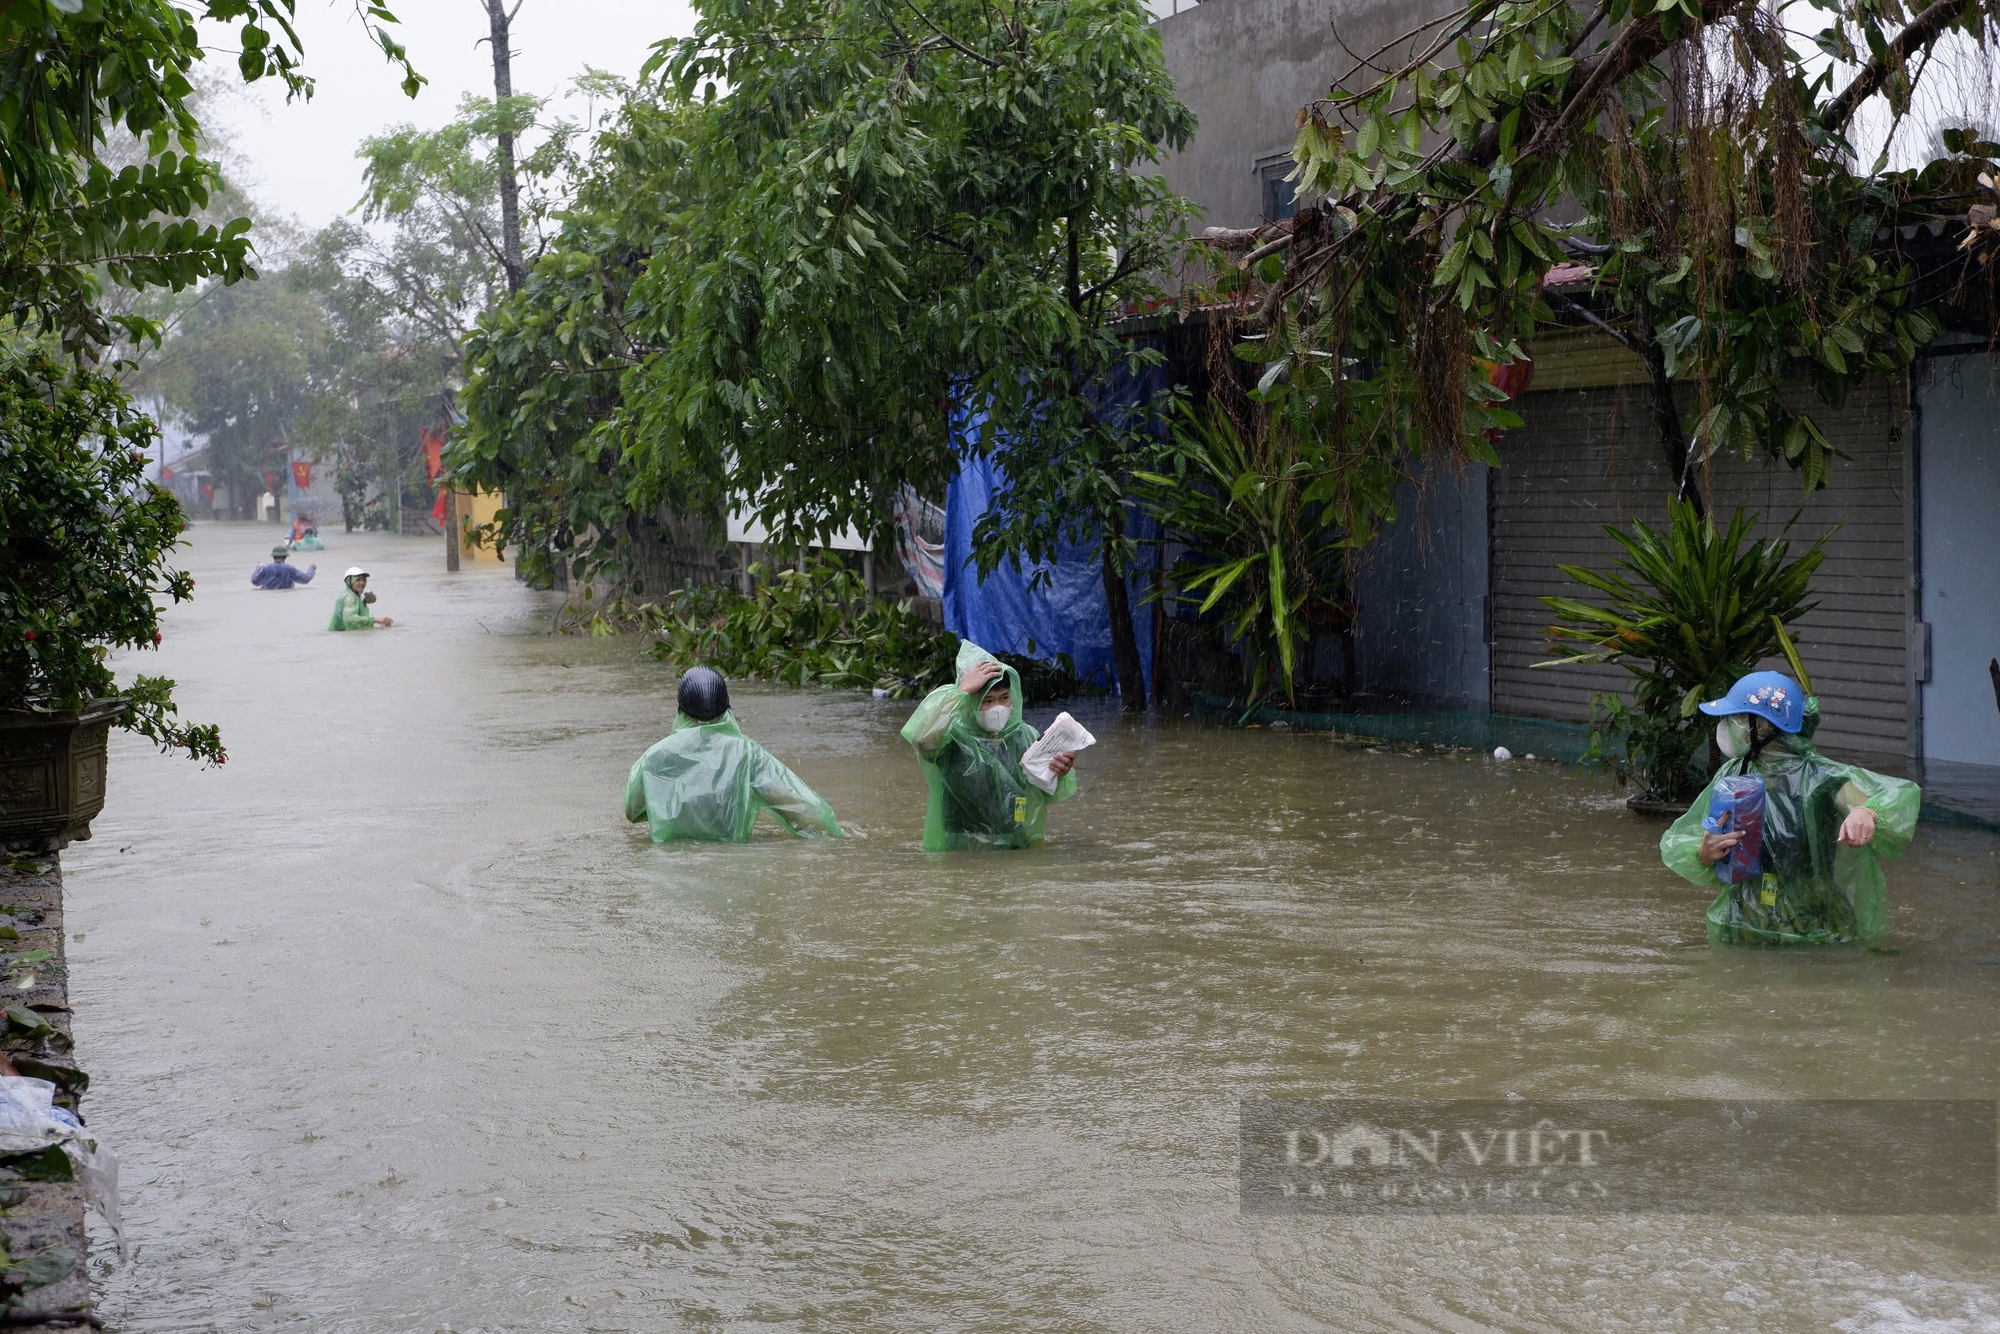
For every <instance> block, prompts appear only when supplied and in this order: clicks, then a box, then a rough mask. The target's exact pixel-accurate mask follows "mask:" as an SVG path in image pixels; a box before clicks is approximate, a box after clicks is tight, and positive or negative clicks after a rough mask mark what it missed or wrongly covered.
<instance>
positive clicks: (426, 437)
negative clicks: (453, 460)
mask: <svg viewBox="0 0 2000 1334" xmlns="http://www.w3.org/2000/svg"><path fill="white" fill-rule="evenodd" d="M417 437H418V438H419V439H421V440H422V441H423V442H424V471H425V472H426V473H428V474H429V476H430V480H431V481H433V482H435V481H436V480H437V475H438V473H440V472H442V471H443V470H444V437H443V436H441V435H433V434H432V433H431V428H430V427H428V426H420V427H418V428H417Z"/></svg>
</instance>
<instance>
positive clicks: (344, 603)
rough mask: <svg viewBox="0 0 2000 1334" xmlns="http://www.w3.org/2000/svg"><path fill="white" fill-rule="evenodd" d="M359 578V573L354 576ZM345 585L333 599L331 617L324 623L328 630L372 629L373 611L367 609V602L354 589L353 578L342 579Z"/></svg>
mask: <svg viewBox="0 0 2000 1334" xmlns="http://www.w3.org/2000/svg"><path fill="white" fill-rule="evenodd" d="M355 578H356V579H358V578H360V576H359V575H356V576H355ZM342 582H344V583H345V584H346V585H347V587H346V589H345V590H343V591H342V593H341V594H340V596H339V597H337V598H335V599H334V600H333V619H332V620H330V621H328V622H327V623H326V628H327V629H329V630H373V629H374V628H375V613H374V612H372V611H370V610H369V609H368V603H367V602H366V601H364V600H363V599H362V597H361V595H360V594H359V593H357V592H355V591H354V580H353V579H348V580H343V581H342Z"/></svg>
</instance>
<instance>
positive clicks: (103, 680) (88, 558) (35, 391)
mask: <svg viewBox="0 0 2000 1334" xmlns="http://www.w3.org/2000/svg"><path fill="white" fill-rule="evenodd" d="M156 437H157V428H155V426H154V425H153V422H152V421H151V419H149V418H148V417H146V416H145V414H143V413H141V412H139V411H138V410H137V409H136V408H134V407H133V406H132V403H131V400H129V399H128V398H127V397H126V396H125V394H124V391H123V390H121V389H120V388H119V387H118V385H117V383H116V382H115V381H113V380H111V379H110V378H108V377H106V376H103V375H99V374H96V373H94V372H91V371H88V370H80V369H79V370H69V369H65V368H64V367H63V366H62V365H60V364H59V363H57V362H55V361H53V360H51V359H50V358H48V357H47V356H46V355H44V354H43V353H42V352H40V351H39V350H38V349H35V348H33V347H32V346H30V347H26V348H23V347H21V346H20V345H16V347H15V348H13V349H10V350H6V351H4V352H0V482H4V484H0V843H4V844H5V845H7V846H17V847H18V846H37V847H61V846H62V845H63V844H65V843H67V842H69V841H70V840H71V839H76V838H88V837H89V830H90V821H91V818H92V817H93V816H95V815H96V814H97V812H98V811H99V810H101V809H103V806H104V780H105V745H106V737H107V733H108V732H109V729H110V728H111V727H112V726H113V725H114V724H115V725H117V726H119V727H123V728H126V729H128V730H131V731H134V732H138V733H139V734H140V735H142V736H145V737H148V738H150V739H151V740H152V741H153V742H155V743H156V744H157V745H158V746H159V747H160V748H161V749H162V750H169V751H183V752H185V753H186V754H187V755H188V756H189V757H190V758H192V759H195V760H200V761H205V762H207V763H211V764H220V763H222V762H223V760H224V758H225V755H224V752H223V748H222V738H221V734H220V733H219V732H218V731H217V729H216V728H215V727H214V726H212V725H209V726H193V725H189V724H187V723H183V722H180V721H179V720H178V719H177V718H176V716H175V714H176V710H175V706H174V702H173V688H174V683H173V682H172V681H169V680H165V679H163V678H161V677H155V676H139V677H137V678H136V679H135V680H133V681H132V682H131V683H130V684H129V685H126V686H124V687H122V688H121V687H120V686H119V685H118V683H117V681H116V679H115V677H114V676H113V674H112V671H111V668H110V666H109V664H108V662H107V659H108V658H109V656H110V654H111V652H112V651H113V650H115V649H148V648H156V647H158V646H159V643H160V626H159V614H160V610H161V608H160V607H159V606H157V605H156V604H155V603H154V601H153V599H154V596H155V595H156V594H159V593H164V594H166V595H167V596H168V597H170V598H172V599H173V600H174V601H175V602H180V601H183V600H184V599H186V598H188V597H191V596H192V595H193V591H194V579H193V578H192V577H191V576H189V575H188V574H186V573H185V572H183V571H179V570H174V569H172V568H170V567H169V565H168V558H169V556H170V555H171V554H172V552H173V549H174V547H175V546H177V545H178V544H179V542H180V535H181V532H182V531H183V530H184V529H185V527H186V522H185V520H184V519H183V517H182V515H181V510H180V504H179V502H178V501H176V500H175V499H174V498H173V496H171V495H170V494H168V493H167V492H166V491H165V490H163V489H162V488H161V487H159V486H158V485H156V484H155V483H152V482H150V481H148V480H146V475H145V470H146V465H147V463H148V462H149V461H150V456H149V453H148V451H149V448H150V446H151V445H152V444H153V442H154V440H155V439H156Z"/></svg>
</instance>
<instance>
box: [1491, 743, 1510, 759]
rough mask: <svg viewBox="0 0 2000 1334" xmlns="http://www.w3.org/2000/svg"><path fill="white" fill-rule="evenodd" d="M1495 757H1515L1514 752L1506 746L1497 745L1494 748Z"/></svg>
mask: <svg viewBox="0 0 2000 1334" xmlns="http://www.w3.org/2000/svg"><path fill="white" fill-rule="evenodd" d="M1493 758H1494V759H1496V760H1511V759H1513V758H1514V752H1513V751H1511V750H1509V749H1507V748H1506V747H1505V746H1495V747H1494V748H1493Z"/></svg>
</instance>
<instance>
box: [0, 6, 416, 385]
mask: <svg viewBox="0 0 2000 1334" xmlns="http://www.w3.org/2000/svg"><path fill="white" fill-rule="evenodd" d="M293 5H294V0H205V3H203V4H202V5H201V6H199V8H198V10H197V11H195V12H190V11H189V10H186V9H182V8H180V7H178V6H175V5H173V4H171V3H168V2H167V0H87V2H86V0H68V2H65V0H17V3H13V4H8V5H5V6H0V186H4V189H0V297H4V299H5V303H6V304H5V311H4V313H5V314H6V315H7V316H9V317H11V320H12V322H13V323H14V324H15V325H16V326H17V327H26V328H30V329H33V330H35V331H36V332H38V333H40V334H44V335H47V336H50V337H52V338H55V339H57V340H58V341H59V342H60V343H61V345H62V346H63V348H64V349H65V350H66V351H69V352H71V353H72V354H75V355H84V354H86V353H87V352H89V351H90V350H91V349H95V348H101V347H104V346H107V345H109V344H110V343H112V342H114V341H116V339H117V338H118V337H119V336H120V335H121V334H122V335H124V336H127V337H129V338H131V339H133V340H134V341H136V340H138V339H140V338H144V337H157V336H158V327H157V325H156V324H155V323H154V322H153V321H152V320H150V319H149V318H147V317H146V316H144V315H143V314H138V313H132V312H125V313H117V312H113V313H107V312H106V311H105V310H104V309H103V308H102V307H101V305H100V302H99V297H100V295H101V293H102V290H103V284H104V282H106V281H107V280H108V281H109V282H111V283H114V284H117V285H119V286H124V287H130V288H147V287H163V288H167V289H169V290H172V291H182V290H185V289H187V288H190V287H193V286H195V285H197V284H199V283H201V282H203V281H205V280H206V279H209V278H212V277H213V278H221V279H223V280H224V281H227V282H235V281H237V280H239V279H241V278H244V277H246V276H249V275H250V274H251V273H252V272H253V270H252V268H251V265H250V242H249V238H248V235H247V233H248V231H249V223H248V221H247V220H246V219H242V218H236V219H231V220H229V221H227V222H223V223H220V224H216V223H212V222H211V223H204V222H202V221H200V220H199V216H198V215H199V214H200V213H201V212H202V211H203V209H204V208H205V207H206V206H207V204H208V202H209V198H210V195H211V194H212V193H213V192H214V191H215V190H216V189H217V188H218V186H219V185H220V174H219V172H218V171H217V169H216V167H215V165H214V164H213V163H212V162H210V161H208V160H207V159H205V158H203V157H201V156H200V155H199V154H200V125H199V122H198V120H197V119H196V116H195V108H194V106H193V90H194V85H193V83H192V80H191V76H192V72H193V69H194V65H195V62H196V61H197V60H199V59H201V58H202V55H203V49H202V46H201V42H200V38H199V32H198V24H199V23H200V22H201V21H204V20H206V21H208V22H211V23H215V24H221V25H232V24H233V25H236V27H237V33H238V38H239V41H240V44H241V46H240V50H239V52H238V57H237V66H238V69H239V71H240V72H241V74H242V76H243V78H244V79H245V80H246V81H250V82H254V81H256V80H258V79H261V78H264V77H266V76H273V77H277V78H280V79H282V80H283V81H284V82H285V83H286V85H287V88H288V90H289V91H290V92H291V93H292V94H294V95H304V96H310V95H311V91H312V81H311V80H310V79H309V78H308V77H307V76H306V75H305V73H304V71H303V69H302V67H301V63H300V62H301V51H300V47H299V42H298V38H297V35H296V34H295V33H294V32H293V30H292V26H291V16H292V12H293ZM357 12H358V13H359V14H361V15H362V16H363V19H364V22H368V23H369V25H370V28H371V32H372V33H373V35H374V37H375V40H376V41H377V43H378V44H379V45H380V46H381V47H382V49H383V51H384V52H385V54H387V55H388V56H389V58H390V59H392V60H395V61H398V62H399V63H401V64H402V65H403V68H404V72H405V79H404V86H405V88H406V90H407V91H409V92H410V93H411V94H412V95H414V94H415V92H416V90H417V87H418V86H419V84H420V83H421V79H420V78H419V77H418V75H417V74H416V72H415V71H414V70H413V69H411V68H410V67H409V64H408V59H407V56H406V55H405V53H404V52H403V50H402V48H401V47H400V46H398V45H397V44H396V42H395V40H394V39H393V38H392V37H391V36H389V34H388V29H387V27H386V25H387V24H391V23H393V22H394V21H395V19H394V16H393V15H392V14H391V13H390V12H389V11H388V10H387V9H386V8H383V7H382V6H381V5H380V4H379V3H376V0H357ZM113 131H122V132H124V133H128V134H130V135H132V136H135V137H136V138H138V139H139V140H140V141H142V142H143V143H144V144H145V150H146V151H145V153H144V155H143V160H140V161H129V160H128V161H125V162H124V163H122V164H120V163H118V162H117V161H116V160H115V158H114V159H113V160H107V159H106V156H105V154H104V152H103V149H104V146H105V144H106V141H107V136H108V135H109V134H110V133H112V132H113Z"/></svg>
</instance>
